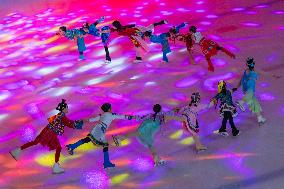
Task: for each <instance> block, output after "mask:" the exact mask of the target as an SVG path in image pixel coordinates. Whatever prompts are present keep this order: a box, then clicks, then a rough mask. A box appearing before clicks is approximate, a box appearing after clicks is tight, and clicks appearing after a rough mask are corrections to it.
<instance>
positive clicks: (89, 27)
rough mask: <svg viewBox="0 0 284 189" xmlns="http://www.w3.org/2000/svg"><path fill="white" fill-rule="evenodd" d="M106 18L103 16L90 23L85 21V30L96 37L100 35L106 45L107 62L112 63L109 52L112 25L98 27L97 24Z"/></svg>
mask: <svg viewBox="0 0 284 189" xmlns="http://www.w3.org/2000/svg"><path fill="white" fill-rule="evenodd" d="M104 19H105V17H101V18H100V19H99V20H97V21H96V22H94V23H92V24H89V23H85V24H84V25H83V30H84V32H85V33H86V34H90V35H93V36H95V37H98V36H100V37H101V40H102V43H103V46H104V50H105V54H106V57H105V63H110V62H111V57H110V54H109V47H108V43H109V38H110V27H109V26H103V27H102V28H101V29H99V28H97V25H98V24H99V23H101V22H103V21H104Z"/></svg>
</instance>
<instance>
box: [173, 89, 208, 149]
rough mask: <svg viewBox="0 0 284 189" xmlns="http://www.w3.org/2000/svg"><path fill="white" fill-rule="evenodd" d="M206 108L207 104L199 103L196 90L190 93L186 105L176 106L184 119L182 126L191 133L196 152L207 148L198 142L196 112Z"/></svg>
mask: <svg viewBox="0 0 284 189" xmlns="http://www.w3.org/2000/svg"><path fill="white" fill-rule="evenodd" d="M206 108H209V105H205V104H200V94H199V93H198V92H197V93H192V95H191V101H190V102H189V104H188V105H187V106H184V107H182V108H176V110H177V113H179V114H181V115H182V116H183V117H184V118H185V120H186V121H184V122H183V126H184V128H185V129H186V131H188V132H189V133H191V134H192V137H193V140H194V142H195V148H196V150H197V152H199V151H204V150H207V147H206V146H204V145H203V144H202V143H201V142H200V139H199V136H198V132H199V124H198V120H197V116H198V112H200V111H201V110H203V109H206Z"/></svg>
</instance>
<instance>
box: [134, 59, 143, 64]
mask: <svg viewBox="0 0 284 189" xmlns="http://www.w3.org/2000/svg"><path fill="white" fill-rule="evenodd" d="M133 62H134V63H141V62H142V60H138V59H135V60H133Z"/></svg>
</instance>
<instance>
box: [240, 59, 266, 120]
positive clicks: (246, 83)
mask: <svg viewBox="0 0 284 189" xmlns="http://www.w3.org/2000/svg"><path fill="white" fill-rule="evenodd" d="M246 65H247V67H248V68H247V69H246V70H245V71H244V73H243V76H242V78H241V80H240V82H239V83H238V85H237V87H236V89H237V88H239V87H240V86H242V89H243V93H244V96H243V98H242V100H240V101H238V103H239V104H242V105H243V104H244V103H245V102H246V103H247V104H248V106H249V109H250V111H251V112H252V113H254V114H256V116H257V121H258V123H259V124H263V123H265V121H266V119H265V118H264V117H263V116H262V114H261V112H262V108H261V106H260V103H259V100H258V99H257V97H256V95H255V83H256V80H258V73H257V72H256V71H255V70H254V67H255V62H254V59H253V58H251V57H249V58H247V63H246Z"/></svg>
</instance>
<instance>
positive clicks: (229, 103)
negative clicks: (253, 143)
mask: <svg viewBox="0 0 284 189" xmlns="http://www.w3.org/2000/svg"><path fill="white" fill-rule="evenodd" d="M233 91H235V89H234V90H228V89H227V84H226V82H225V81H223V80H221V81H219V83H218V94H216V95H215V97H213V98H212V99H211V103H212V102H213V103H214V104H215V105H217V104H218V100H220V101H221V102H220V110H219V112H220V117H222V118H223V120H222V125H221V127H220V129H218V130H216V131H214V133H215V134H220V135H223V136H229V134H228V132H227V130H226V125H227V121H228V120H229V123H230V125H231V128H232V134H233V136H238V135H239V134H240V131H239V130H238V129H237V127H236V126H235V123H234V117H236V116H237V115H238V113H237V108H236V106H235V104H234V103H233V98H232V93H233ZM240 108H241V109H242V110H243V109H244V108H243V106H241V105H240Z"/></svg>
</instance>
